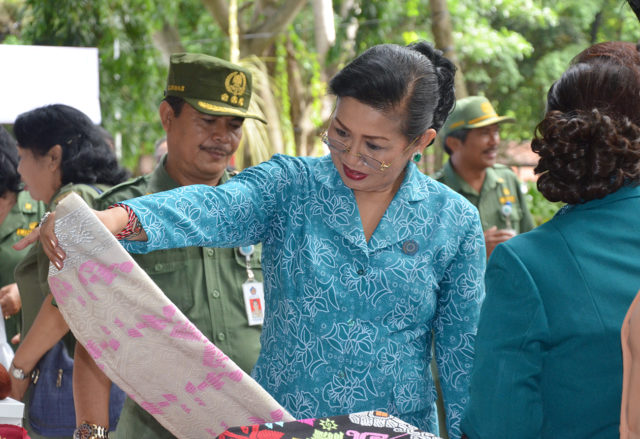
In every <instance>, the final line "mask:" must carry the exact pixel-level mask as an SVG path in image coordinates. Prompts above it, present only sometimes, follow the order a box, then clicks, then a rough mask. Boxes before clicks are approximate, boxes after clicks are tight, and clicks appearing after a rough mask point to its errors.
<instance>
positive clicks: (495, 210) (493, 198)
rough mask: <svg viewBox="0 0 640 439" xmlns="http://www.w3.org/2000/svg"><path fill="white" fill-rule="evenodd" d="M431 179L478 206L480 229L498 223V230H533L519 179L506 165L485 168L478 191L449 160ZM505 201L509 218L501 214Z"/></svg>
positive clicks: (521, 231) (488, 227) (518, 231)
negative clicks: (508, 207)
mask: <svg viewBox="0 0 640 439" xmlns="http://www.w3.org/2000/svg"><path fill="white" fill-rule="evenodd" d="M434 178H435V179H436V180H438V181H439V182H441V183H444V184H446V185H447V186H449V187H450V188H451V189H453V190H454V191H456V192H458V193H459V194H461V195H463V196H464V197H465V198H467V199H468V200H469V201H470V202H471V204H473V205H474V206H476V207H477V208H478V212H480V220H481V221H482V229H483V230H487V229H490V228H491V227H493V226H497V227H498V229H508V228H511V229H514V230H515V231H516V233H524V232H528V231H529V230H531V229H533V227H534V225H533V219H532V218H531V213H530V212H529V208H528V207H527V201H526V199H525V195H524V194H523V192H522V190H521V189H520V186H521V182H520V181H519V180H518V177H516V174H514V173H513V171H512V170H511V169H509V167H507V166H504V165H500V164H496V165H494V166H493V167H491V168H487V175H486V177H485V179H484V182H483V183H482V188H481V189H480V193H478V192H477V191H476V190H475V189H473V188H472V187H471V186H470V185H469V184H468V183H467V182H466V181H464V180H463V179H462V178H461V177H460V176H459V175H458V174H457V173H456V171H455V169H453V166H451V160H449V161H448V162H447V163H446V164H445V165H444V167H443V168H442V169H441V170H440V171H439V172H438V173H437V174H436V175H435V176H434ZM507 203H510V204H511V207H512V209H511V214H510V215H509V217H508V218H507V216H505V215H504V213H503V208H504V206H505V204H507Z"/></svg>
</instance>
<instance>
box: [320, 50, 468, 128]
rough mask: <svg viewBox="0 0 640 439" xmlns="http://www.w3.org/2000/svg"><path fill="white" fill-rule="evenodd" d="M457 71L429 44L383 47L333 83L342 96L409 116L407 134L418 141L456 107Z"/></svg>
mask: <svg viewBox="0 0 640 439" xmlns="http://www.w3.org/2000/svg"><path fill="white" fill-rule="evenodd" d="M455 71H456V68H455V66H454V65H453V63H452V62H451V61H449V60H448V59H447V58H445V57H444V56H443V54H442V52H441V51H440V50H437V49H435V48H434V47H433V46H432V45H431V44H429V43H427V42H417V43H413V44H410V45H409V46H399V45H396V44H379V45H377V46H373V47H371V48H370V49H367V50H366V51H365V52H363V53H362V54H361V55H360V56H358V57H357V58H356V59H354V60H353V61H351V62H350V63H349V64H348V65H347V66H346V67H345V68H344V69H342V70H341V71H340V72H339V73H338V74H336V75H335V76H334V77H333V78H332V79H331V81H330V82H329V89H330V91H331V93H332V94H334V95H335V96H337V97H352V98H355V99H357V100H358V101H360V102H362V103H364V104H366V105H369V106H370V107H373V108H375V109H377V110H380V111H383V112H387V111H392V110H400V111H401V112H402V113H404V115H405V117H404V124H403V127H402V130H403V134H404V135H405V136H406V137H407V139H410V140H412V139H415V138H416V137H418V136H419V135H421V134H422V133H424V132H425V131H426V130H427V129H429V128H433V129H434V130H436V131H437V130H439V129H440V128H441V127H442V125H444V123H445V121H446V120H447V117H448V116H449V113H450V112H451V110H452V109H453V105H454V103H455V93H454V87H453V83H454V76H455Z"/></svg>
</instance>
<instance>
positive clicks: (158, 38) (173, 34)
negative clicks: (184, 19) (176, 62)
mask: <svg viewBox="0 0 640 439" xmlns="http://www.w3.org/2000/svg"><path fill="white" fill-rule="evenodd" d="M152 39H153V44H154V46H156V48H157V49H158V50H159V51H160V53H162V59H163V61H164V62H165V63H166V65H169V57H170V56H171V54H172V53H176V52H184V51H185V48H184V46H183V45H182V42H181V41H180V35H179V34H178V29H176V27H175V26H173V25H171V24H169V23H167V22H166V21H165V22H164V24H163V26H162V29H161V30H159V31H158V32H156V33H155V34H153V37H152Z"/></svg>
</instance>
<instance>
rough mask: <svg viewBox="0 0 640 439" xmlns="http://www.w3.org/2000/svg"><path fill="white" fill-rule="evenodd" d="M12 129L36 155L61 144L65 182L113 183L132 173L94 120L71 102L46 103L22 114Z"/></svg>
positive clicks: (25, 146)
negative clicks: (120, 163)
mask: <svg viewBox="0 0 640 439" xmlns="http://www.w3.org/2000/svg"><path fill="white" fill-rule="evenodd" d="M13 132H14V134H15V136H16V140H17V141H18V145H19V146H20V147H21V148H24V149H29V150H30V151H31V153H33V154H34V155H38V156H43V155H45V154H47V152H48V151H49V150H50V149H51V148H52V147H54V146H55V145H60V146H61V148H62V160H61V171H62V185H65V184H68V183H75V184H80V183H84V184H109V185H113V184H117V183H120V182H122V181H124V180H125V179H126V178H127V177H128V176H129V172H128V171H127V170H125V169H124V168H121V167H120V166H119V165H118V161H117V159H116V156H115V153H114V152H113V150H112V149H111V148H110V147H109V145H108V144H107V142H106V140H105V138H104V135H103V134H102V133H101V132H100V130H98V128H97V127H96V125H94V124H93V122H91V119H89V117H87V115H85V114H84V113H82V112H81V111H79V110H76V109H75V108H73V107H69V106H68V105H62V104H54V105H47V106H44V107H39V108H36V109H35V110H31V111H27V112H26V113H22V114H21V115H19V116H18V118H17V119H16V121H15V124H14V127H13Z"/></svg>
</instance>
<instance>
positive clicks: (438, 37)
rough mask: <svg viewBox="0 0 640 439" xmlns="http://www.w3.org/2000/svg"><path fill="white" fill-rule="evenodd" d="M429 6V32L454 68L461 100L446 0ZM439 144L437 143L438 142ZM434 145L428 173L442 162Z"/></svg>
mask: <svg viewBox="0 0 640 439" xmlns="http://www.w3.org/2000/svg"><path fill="white" fill-rule="evenodd" d="M429 4H430V6H431V32H432V33H433V36H434V38H435V43H436V47H437V48H438V49H440V50H442V52H443V53H444V56H446V57H447V58H449V59H450V60H451V62H453V64H454V65H455V66H456V68H457V71H456V76H455V87H456V99H461V98H464V97H466V96H468V94H467V87H466V85H465V82H464V74H463V72H462V68H461V67H460V63H459V61H458V56H457V54H456V50H455V44H454V41H453V30H452V27H451V15H450V14H449V8H448V7H447V2H446V0H429ZM438 143H439V142H438ZM438 143H436V144H435V145H436V147H435V148H434V150H433V154H434V158H433V169H432V170H428V171H429V172H435V171H437V170H438V169H440V168H441V167H442V164H443V162H444V149H443V148H442V147H441V146H439V145H438Z"/></svg>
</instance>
